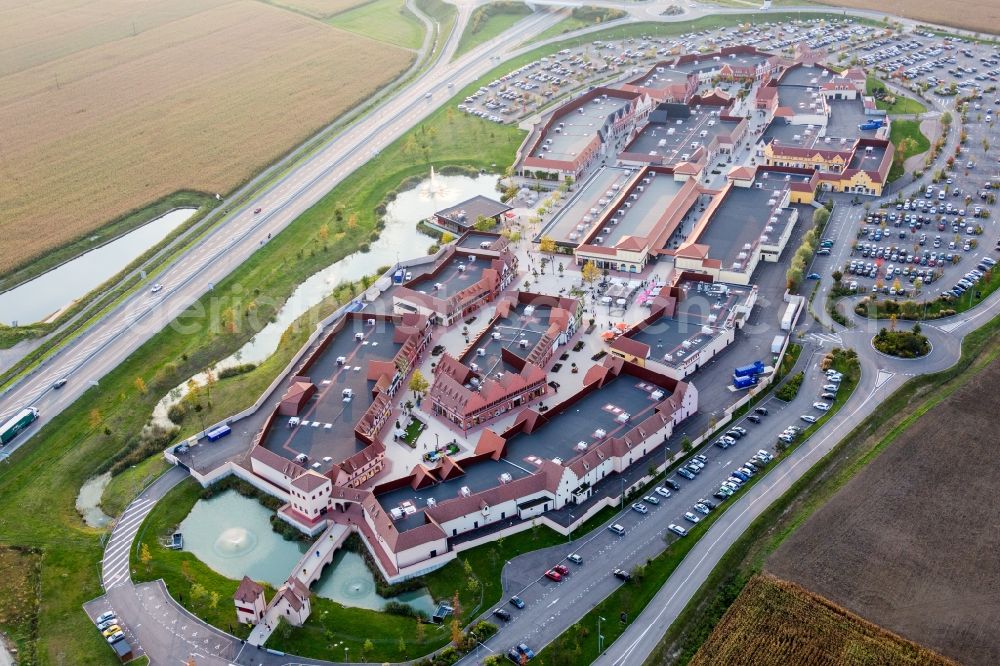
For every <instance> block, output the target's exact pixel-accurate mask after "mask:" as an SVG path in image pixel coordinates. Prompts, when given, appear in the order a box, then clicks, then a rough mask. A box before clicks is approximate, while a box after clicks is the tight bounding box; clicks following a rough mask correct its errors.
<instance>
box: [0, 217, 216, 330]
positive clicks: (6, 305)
mask: <svg viewBox="0 0 1000 666" xmlns="http://www.w3.org/2000/svg"><path fill="white" fill-rule="evenodd" d="M197 210H198V209H197V208H177V209H175V210H172V211H170V212H169V213H165V214H163V215H161V216H160V217H158V218H156V219H155V220H152V221H150V222H147V223H146V224H144V225H142V226H141V227H139V228H138V229H135V230H133V231H130V232H128V233H127V234H125V235H123V236H120V237H119V238H116V239H115V240H113V241H111V242H110V243H105V244H104V245H102V246H101V247H98V248H94V249H93V250H91V251H89V252H85V253H84V254H81V255H80V256H79V257H77V258H76V259H73V260H71V261H67V262H66V263H64V264H62V265H61V266H58V267H56V268H53V269H52V270H51V271H49V272H47V273H43V274H42V275H39V276H38V277H36V278H35V279H34V280H30V281H28V282H25V283H24V284H22V285H20V286H18V287H15V288H14V289H11V290H10V291H5V292H4V293H2V294H0V324H8V325H11V324H13V323H14V322H17V323H18V324H21V325H26V324H33V323H35V322H39V321H45V320H46V319H49V318H50V317H51V316H52V315H54V314H56V313H57V312H59V311H60V310H62V309H64V308H65V307H66V306H68V305H70V304H71V303H73V301H75V300H77V299H78V298H80V297H82V296H85V295H86V294H87V293H88V292H90V291H91V290H92V289H94V288H95V287H98V286H99V285H100V284H101V283H103V282H104V281H105V280H107V279H108V278H110V277H111V276H113V275H115V274H116V273H118V272H119V271H120V270H122V269H123V268H125V267H126V266H128V265H129V264H130V263H132V261H134V260H135V259H136V258H137V257H139V256H140V255H141V254H142V253H143V252H145V251H146V250H148V249H149V248H151V247H153V246H154V245H156V244H157V243H159V242H160V241H162V240H163V239H164V238H166V237H167V235H168V234H169V233H170V232H171V231H173V230H174V229H176V228H177V227H178V226H179V225H180V224H181V223H183V222H185V221H186V220H188V219H190V218H191V216H192V215H194V214H195V212H197Z"/></svg>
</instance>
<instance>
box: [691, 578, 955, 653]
mask: <svg viewBox="0 0 1000 666" xmlns="http://www.w3.org/2000/svg"><path fill="white" fill-rule="evenodd" d="M690 663H691V665H692V666H713V665H715V664H727V666H741V665H744V664H745V665H746V666H760V665H766V664H775V665H776V666H777V665H779V664H781V665H785V664H796V665H801V666H862V665H866V664H885V665H889V664H914V665H916V664H920V665H921V666H946V665H948V664H954V662H952V661H950V660H948V659H944V658H943V657H941V656H939V655H937V654H934V653H933V652H931V651H930V650H928V649H926V648H923V647H921V646H919V645H917V644H915V643H912V642H910V641H908V640H905V639H903V638H900V637H899V636H896V635H895V634H893V633H891V632H889V631H886V630H885V629H882V628H881V627H878V626H876V625H874V624H872V623H871V622H866V621H865V620H863V619H861V618H859V617H858V616H856V615H854V614H853V613H849V612H847V611H845V610H844V609H843V608H839V607H838V606H836V605H834V604H832V603H830V602H829V601H827V600H826V599H824V598H822V597H820V596H817V595H815V594H812V593H810V592H807V591H806V590H804V589H802V588H801V587H799V586H798V585H795V584H794V583H789V582H787V581H783V580H779V579H777V578H775V577H773V576H768V575H766V574H764V575H757V576H754V577H753V578H751V579H750V582H748V583H747V585H746V587H744V588H743V591H742V592H741V593H740V596H739V597H737V598H736V601H735V602H734V603H733V605H732V606H730V607H729V610H727V611H726V614H725V615H724V616H723V617H722V620H721V621H720V622H719V624H717V625H716V626H715V629H714V630H713V631H712V635H711V636H709V637H708V640H707V641H705V644H704V645H702V646H701V649H699V650H698V653H697V654H695V656H694V659H692V660H691V662H690Z"/></svg>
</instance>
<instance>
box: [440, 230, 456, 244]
mask: <svg viewBox="0 0 1000 666" xmlns="http://www.w3.org/2000/svg"><path fill="white" fill-rule="evenodd" d="M453 240H455V234H453V233H451V232H450V231H445V232H444V233H442V234H441V240H439V241H438V242H439V243H440V244H441V245H444V244H446V243H450V242H452V241H453Z"/></svg>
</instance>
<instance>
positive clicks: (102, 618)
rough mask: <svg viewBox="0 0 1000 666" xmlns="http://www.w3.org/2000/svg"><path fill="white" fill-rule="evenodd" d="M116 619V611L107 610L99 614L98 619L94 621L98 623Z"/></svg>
mask: <svg viewBox="0 0 1000 666" xmlns="http://www.w3.org/2000/svg"><path fill="white" fill-rule="evenodd" d="M114 619H115V614H114V612H113V611H107V612H104V613H101V614H100V615H98V616H97V619H96V620H94V622H96V623H97V624H103V623H104V622H107V621H108V620H114Z"/></svg>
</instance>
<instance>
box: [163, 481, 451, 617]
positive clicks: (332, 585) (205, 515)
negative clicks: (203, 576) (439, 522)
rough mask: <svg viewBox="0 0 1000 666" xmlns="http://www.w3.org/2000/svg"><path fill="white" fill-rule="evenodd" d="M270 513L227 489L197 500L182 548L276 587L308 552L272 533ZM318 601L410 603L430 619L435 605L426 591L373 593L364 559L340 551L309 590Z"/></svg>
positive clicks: (218, 567)
mask: <svg viewBox="0 0 1000 666" xmlns="http://www.w3.org/2000/svg"><path fill="white" fill-rule="evenodd" d="M270 516H271V511H270V510H268V509H266V508H265V507H264V506H262V505H261V504H260V503H259V502H257V501H256V500H253V499H250V498H247V497H243V496H242V495H240V494H239V493H237V492H236V491H235V490H227V491H226V492H224V493H220V494H219V495H217V496H216V497H213V498H212V499H208V500H198V501H197V502H196V503H195V505H194V507H193V508H192V509H191V513H189V514H188V516H187V517H186V518H185V519H184V520H183V522H181V525H180V527H179V528H178V529H179V531H180V532H181V533H183V535H184V550H186V551H188V552H190V553H191V554H192V555H194V556H195V557H197V558H198V559H199V560H201V561H202V562H204V563H205V564H206V565H208V566H209V567H210V568H211V569H212V570H214V571H216V572H217V573H220V574H222V575H223V576H226V577H227V578H232V579H234V580H239V579H241V578H242V577H243V576H244V575H247V576H250V578H253V579H254V580H257V581H265V582H267V583H270V584H271V585H272V586H274V587H277V586H279V585H281V584H282V583H284V582H285V580H287V579H288V576H289V575H290V574H291V572H292V568H293V567H295V565H296V564H297V563H298V561H299V558H301V557H302V555H303V554H304V553H305V552H306V551H307V550H308V548H309V543H307V542H302V541H286V540H285V539H284V538H282V537H281V536H280V535H279V534H276V533H275V532H274V531H273V530H272V529H271V524H270ZM312 591H313V592H314V593H315V594H316V595H317V596H320V597H324V598H326V599H331V600H333V601H336V602H337V603H340V604H342V605H344V606H351V607H354V608H369V609H371V610H381V609H382V608H383V607H384V606H385V604H386V602H388V601H399V602H402V603H406V604H409V605H410V606H412V607H413V608H415V609H416V610H422V611H425V612H427V614H428V615H432V614H433V613H434V610H435V606H434V602H433V600H432V599H431V597H430V595H429V594H428V593H427V591H426V590H416V591H414V592H408V593H405V594H401V595H399V596H398V597H393V598H392V599H386V598H384V597H381V596H379V595H378V594H377V593H376V591H375V577H374V576H373V574H372V572H371V571H370V570H369V569H368V565H367V564H366V563H365V561H364V559H363V558H362V557H361V556H360V555H358V554H357V553H354V552H349V551H346V550H340V551H338V553H337V554H336V555H335V556H334V558H333V563H332V564H331V565H329V566H327V567H326V569H324V571H323V574H322V576H320V579H319V580H318V581H316V583H315V584H314V585H313V587H312Z"/></svg>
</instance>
